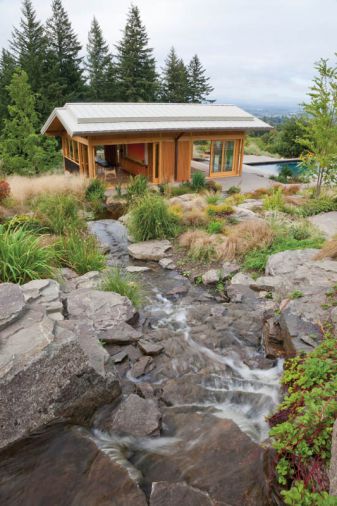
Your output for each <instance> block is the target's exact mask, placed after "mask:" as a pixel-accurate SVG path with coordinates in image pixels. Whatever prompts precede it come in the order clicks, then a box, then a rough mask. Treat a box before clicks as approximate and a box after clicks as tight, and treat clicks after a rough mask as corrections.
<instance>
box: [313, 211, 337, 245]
mask: <svg viewBox="0 0 337 506" xmlns="http://www.w3.org/2000/svg"><path fill="white" fill-rule="evenodd" d="M308 220H309V221H310V222H311V223H312V224H313V225H315V227H317V228H318V229H319V230H320V231H321V232H322V233H323V234H324V235H325V236H326V237H327V238H328V239H331V238H332V237H333V236H334V235H337V211H330V212H329V213H320V214H316V216H310V217H309V218H308Z"/></svg>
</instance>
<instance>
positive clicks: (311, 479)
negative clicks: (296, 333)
mask: <svg viewBox="0 0 337 506" xmlns="http://www.w3.org/2000/svg"><path fill="white" fill-rule="evenodd" d="M336 343H337V341H336V338H335V337H333V336H332V335H331V332H330V331H326V332H325V339H324V340H323V342H322V343H321V344H320V345H319V346H317V348H315V349H314V350H313V351H312V352H311V353H308V354H307V355H305V356H297V357H295V358H291V359H288V360H287V361H286V363H285V367H284V373H283V377H282V384H283V385H284V387H285V388H286V389H287V393H286V395H285V397H284V400H283V402H282V403H281V405H280V406H279V407H278V408H277V411H276V412H275V414H273V415H272V416H271V417H270V418H269V424H270V426H271V429H270V436H271V438H272V445H273V447H274V449H275V450H276V453H277V459H278V462H277V466H276V471H277V478H278V481H279V483H280V485H281V486H283V487H284V488H285V490H284V491H283V492H282V495H283V497H284V500H285V503H286V504H288V505H293V506H295V505H296V506H297V505H308V506H317V505H326V506H328V505H336V504H337V499H336V497H334V498H332V497H330V496H329V495H328V493H327V492H326V490H327V489H328V486H329V480H328V476H327V469H328V466H329V460H330V456H331V439H332V438H331V436H332V429H333V424H334V422H335V419H336V417H337V399H336V391H337V344H336ZM304 484H305V485H304Z"/></svg>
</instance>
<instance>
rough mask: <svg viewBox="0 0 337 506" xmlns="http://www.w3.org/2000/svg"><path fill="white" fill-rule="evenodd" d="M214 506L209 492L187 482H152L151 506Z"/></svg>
mask: <svg viewBox="0 0 337 506" xmlns="http://www.w3.org/2000/svg"><path fill="white" fill-rule="evenodd" d="M173 505H176V506H179V505H181V506H182V505H183V506H213V505H214V503H213V501H211V500H210V498H209V496H208V494H206V493H205V492H201V491H200V490H197V489H195V488H192V487H190V486H189V485H186V484H185V483H170V482H165V481H159V482H158V481H157V482H154V483H152V490H151V496H150V506H173Z"/></svg>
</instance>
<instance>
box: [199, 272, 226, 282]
mask: <svg viewBox="0 0 337 506" xmlns="http://www.w3.org/2000/svg"><path fill="white" fill-rule="evenodd" d="M201 279H202V282H203V284H204V285H214V284H215V283H217V282H218V281H220V280H221V279H222V272H221V269H210V270H209V271H207V272H205V273H204V274H203V275H202V276H201Z"/></svg>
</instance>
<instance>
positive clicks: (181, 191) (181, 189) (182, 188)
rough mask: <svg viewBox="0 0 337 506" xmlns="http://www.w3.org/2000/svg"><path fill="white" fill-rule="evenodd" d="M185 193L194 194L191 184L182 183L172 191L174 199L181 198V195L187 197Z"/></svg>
mask: <svg viewBox="0 0 337 506" xmlns="http://www.w3.org/2000/svg"><path fill="white" fill-rule="evenodd" d="M185 193H194V190H193V188H192V187H191V185H190V183H180V185H179V186H173V188H172V189H171V195H172V197H180V195H185Z"/></svg>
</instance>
